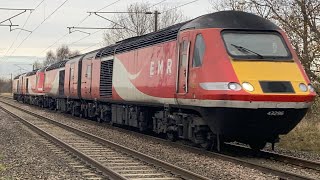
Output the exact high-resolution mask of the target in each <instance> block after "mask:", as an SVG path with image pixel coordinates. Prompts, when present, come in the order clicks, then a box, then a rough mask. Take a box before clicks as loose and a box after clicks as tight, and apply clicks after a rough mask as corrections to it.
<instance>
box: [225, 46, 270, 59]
mask: <svg viewBox="0 0 320 180" xmlns="http://www.w3.org/2000/svg"><path fill="white" fill-rule="evenodd" d="M231 46H233V47H235V48H237V49H238V50H239V51H241V52H250V53H252V54H255V55H257V56H258V57H259V58H260V59H263V58H264V57H263V56H262V55H261V54H259V53H257V52H254V51H252V50H250V49H248V48H245V47H243V46H237V45H235V44H231Z"/></svg>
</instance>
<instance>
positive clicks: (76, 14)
mask: <svg viewBox="0 0 320 180" xmlns="http://www.w3.org/2000/svg"><path fill="white" fill-rule="evenodd" d="M42 1H43V0H23V1H22V0H0V8H30V9H34V8H36V7H37V6H38V5H39V4H40V3H41V2H42ZM65 1H66V2H65ZM117 1H118V0H90V1H89V0H44V1H43V2H42V3H41V4H40V5H39V6H38V7H37V8H36V9H35V10H34V11H33V12H32V13H30V12H29V11H27V12H25V13H23V14H21V15H19V16H17V17H15V18H13V19H12V24H17V25H19V26H18V27H13V28H22V27H23V26H24V27H23V29H26V30H29V31H33V32H32V33H31V34H30V33H29V32H27V31H20V30H19V29H16V30H13V31H11V32H10V30H9V27H3V26H0V34H1V35H0V37H1V40H0V76H3V75H4V74H7V73H10V70H9V69H12V68H13V69H14V71H17V70H19V68H18V67H17V66H16V65H11V66H8V65H9V64H32V63H33V61H34V60H36V59H42V58H43V57H44V56H45V53H46V51H48V50H50V49H53V50H55V49H56V48H57V47H58V46H60V45H61V44H67V45H68V46H69V47H70V48H71V49H73V50H75V49H77V50H80V51H81V53H84V52H87V51H90V50H94V49H97V48H100V47H101V45H100V44H99V42H101V41H102V37H103V30H101V31H97V30H88V31H87V30H86V31H87V32H90V33H91V34H92V35H91V36H88V37H86V36H87V34H84V33H80V32H75V33H72V34H68V29H67V27H68V26H86V27H108V25H109V22H108V21H106V20H103V19H101V18H99V17H96V16H94V15H92V16H89V17H88V18H86V19H85V21H83V22H82V23H80V22H81V21H82V20H83V19H84V18H85V17H86V16H87V15H88V14H87V12H88V11H97V10H100V9H101V8H103V7H106V6H108V5H110V4H112V3H114V2H116V3H114V4H113V5H111V6H109V7H106V8H105V9H103V11H125V10H126V9H127V7H128V5H129V4H130V3H135V2H148V3H150V4H151V5H152V4H156V3H158V2H161V1H162V0H119V1H118V2H117ZM191 1H192V0H166V1H164V2H163V3H161V4H159V6H160V5H161V6H169V7H177V6H180V5H182V4H185V3H188V2H191ZM64 2H65V3H64ZM63 3H64V4H63ZM62 4H63V5H62ZM61 5H62V6H61ZM59 6H61V8H59V9H58V10H57V11H56V12H55V13H53V12H54V11H55V10H56V9H57V8H58V7H59ZM209 7H210V3H209V0H198V1H196V2H194V3H191V4H189V5H186V6H183V7H181V8H179V10H181V11H182V12H183V13H184V14H185V16H187V17H188V18H190V19H191V18H195V17H198V16H200V15H203V14H207V13H208V12H209V10H210V8H209ZM20 12H22V11H6V10H0V17H1V18H0V22H1V21H3V20H5V19H7V18H9V17H11V16H13V15H15V14H17V13H20ZM52 13H53V14H52ZM105 16H106V17H112V16H113V15H112V14H108V15H105ZM44 20H45V21H44ZM79 23H80V24H79ZM2 24H9V22H8V21H6V22H4V23H2ZM59 39H60V41H58V40H59ZM81 39H82V40H81ZM56 41H58V42H57V43H56V44H55V45H54V46H52V47H51V48H49V47H50V46H51V45H52V44H53V43H55V42H56ZM89 47H90V48H89ZM23 66H24V67H25V68H26V69H28V68H30V65H23ZM8 67H10V68H8ZM11 71H13V70H11Z"/></svg>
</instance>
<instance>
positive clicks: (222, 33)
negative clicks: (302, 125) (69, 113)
mask: <svg viewBox="0 0 320 180" xmlns="http://www.w3.org/2000/svg"><path fill="white" fill-rule="evenodd" d="M178 39H179V50H178V51H179V63H178V68H177V69H178V81H177V96H178V97H179V98H180V99H178V102H179V104H180V105H186V104H188V105H194V106H198V108H196V109H197V111H198V112H200V114H201V116H202V118H203V119H204V120H205V122H207V123H208V126H209V127H210V129H211V131H212V132H213V134H214V136H215V137H217V138H218V139H219V141H220V140H223V141H239V142H244V143H248V144H250V145H251V147H253V148H255V149H261V148H262V147H264V145H265V144H266V142H271V143H274V142H276V141H277V140H278V139H279V135H281V134H287V133H288V132H289V131H290V130H292V129H293V128H294V127H295V126H296V125H297V124H298V123H299V122H300V120H301V119H302V118H303V117H304V115H305V114H306V112H307V109H308V108H309V107H310V105H311V102H312V101H313V99H314V97H315V92H314V90H313V88H312V86H311V84H310V81H309V79H308V77H307V76H306V74H305V72H304V70H303V68H302V65H301V64H300V61H299V59H298V57H297V55H296V54H295V52H294V50H293V48H292V47H291V45H290V43H289V40H288V38H287V37H286V35H285V33H284V32H283V31H282V30H281V29H280V28H279V27H277V26H276V25H275V24H273V23H272V22H270V21H268V20H266V19H263V18H261V17H259V16H256V15H253V14H249V13H244V12H237V11H223V12H218V13H214V14H209V15H204V16H202V17H199V18H197V19H195V20H193V21H191V22H189V23H187V24H186V25H185V26H183V27H182V28H181V29H180V33H179V36H178Z"/></svg>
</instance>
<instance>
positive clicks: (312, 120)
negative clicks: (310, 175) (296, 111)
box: [279, 96, 320, 154]
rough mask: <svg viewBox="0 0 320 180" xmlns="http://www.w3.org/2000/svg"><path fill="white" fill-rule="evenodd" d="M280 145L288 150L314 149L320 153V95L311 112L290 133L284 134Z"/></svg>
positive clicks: (313, 150)
mask: <svg viewBox="0 0 320 180" xmlns="http://www.w3.org/2000/svg"><path fill="white" fill-rule="evenodd" d="M279 146H280V147H281V148H284V149H288V150H298V151H312V152H315V153H318V154H320V97H319V96H317V98H316V100H315V102H314V104H313V106H312V107H311V110H310V112H309V113H308V114H307V116H306V117H305V118H304V119H303V120H302V121H301V122H300V123H299V124H298V125H297V127H295V128H294V129H293V130H292V131H291V132H290V133H289V134H287V135H285V136H282V137H281V139H280V143H279Z"/></svg>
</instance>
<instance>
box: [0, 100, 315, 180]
mask: <svg viewBox="0 0 320 180" xmlns="http://www.w3.org/2000/svg"><path fill="white" fill-rule="evenodd" d="M0 97H2V96H0ZM5 98H7V97H5ZM8 99H9V98H8ZM0 101H1V100H0ZM1 102H3V101H1ZM4 103H5V102H4ZM6 104H8V105H10V106H12V107H14V108H17V109H19V110H21V111H24V112H27V113H30V114H32V115H35V116H37V117H39V118H44V119H49V118H47V117H43V116H41V115H37V114H35V113H33V112H30V111H28V110H25V109H23V108H20V107H15V106H14V105H11V104H9V103H6ZM49 120H50V121H53V123H57V125H63V126H65V125H64V124H61V123H59V122H57V121H55V120H52V119H49ZM70 128H71V129H75V128H73V127H70ZM117 129H119V130H121V131H126V132H130V133H134V134H135V132H131V131H128V130H123V129H121V128H117ZM80 131H81V130H80ZM85 133H86V132H85ZM86 134H89V133H86ZM90 135H92V134H90ZM92 136H94V137H96V138H98V139H101V138H100V137H97V136H95V135H92ZM148 137H150V138H154V139H157V140H161V141H163V142H165V143H168V144H170V145H175V146H180V147H182V148H185V149H186V148H187V150H188V151H190V152H193V153H201V154H204V155H207V156H209V157H213V158H219V159H221V160H225V161H229V162H233V163H236V164H240V165H243V166H246V167H249V168H253V169H257V170H260V171H262V172H264V173H271V174H273V175H276V176H279V177H281V178H289V179H304V180H306V179H308V180H313V179H312V178H309V177H305V176H302V175H298V174H294V173H291V172H286V171H282V170H279V169H276V168H271V167H267V166H263V165H260V164H258V163H253V162H250V161H248V160H243V159H240V158H236V157H233V156H230V155H225V154H221V153H215V152H210V151H206V150H204V149H199V148H195V147H190V146H187V145H182V144H177V143H173V142H169V141H167V140H164V139H160V138H157V137H153V136H148ZM102 140H104V139H102ZM278 156H279V158H277V159H276V157H274V158H275V160H279V161H282V160H281V159H283V162H286V163H289V164H291V162H292V164H293V165H297V166H301V167H305V166H304V163H303V162H306V163H305V164H309V166H308V167H306V168H310V169H316V170H317V169H318V168H319V167H317V166H319V163H318V162H313V161H307V160H303V159H299V158H295V157H291V156H286V157H287V158H291V159H295V160H292V161H290V160H289V159H285V155H280V154H278ZM300 160H302V161H300ZM293 162H296V163H293ZM314 167H315V168H314Z"/></svg>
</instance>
